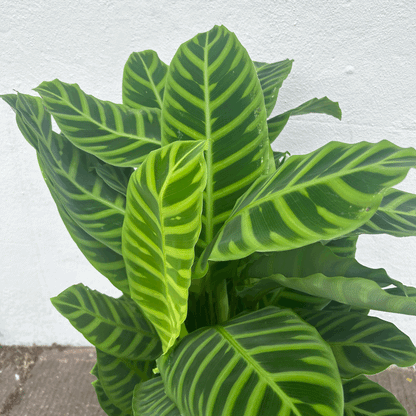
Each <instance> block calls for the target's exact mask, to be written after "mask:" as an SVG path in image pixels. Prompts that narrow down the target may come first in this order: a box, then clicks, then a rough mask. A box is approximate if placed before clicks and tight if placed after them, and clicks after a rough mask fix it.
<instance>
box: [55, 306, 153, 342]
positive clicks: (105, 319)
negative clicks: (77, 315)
mask: <svg viewBox="0 0 416 416" xmlns="http://www.w3.org/2000/svg"><path fill="white" fill-rule="evenodd" d="M59 304H60V305H66V306H70V307H71V308H73V307H74V304H72V303H68V302H62V301H61V300H59ZM77 309H78V310H79V311H83V312H86V313H88V314H89V315H91V316H93V317H94V318H96V319H98V320H99V321H101V322H104V323H107V324H110V325H112V326H114V327H116V328H121V329H125V330H128V331H130V332H134V333H136V334H144V335H146V336H149V337H151V338H153V339H154V338H156V336H155V334H153V333H151V332H147V331H143V330H142V329H141V328H140V327H139V328H136V327H130V326H127V325H126V324H120V325H119V324H117V323H116V322H115V321H112V320H110V319H109V318H105V317H103V316H102V315H99V314H97V313H95V312H91V311H90V310H89V309H87V308H86V307H83V308H82V307H81V308H77Z"/></svg>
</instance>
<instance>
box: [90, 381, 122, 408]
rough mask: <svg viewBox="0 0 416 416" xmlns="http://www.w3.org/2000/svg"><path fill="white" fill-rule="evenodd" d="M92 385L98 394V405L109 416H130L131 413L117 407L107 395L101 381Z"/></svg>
mask: <svg viewBox="0 0 416 416" xmlns="http://www.w3.org/2000/svg"><path fill="white" fill-rule="evenodd" d="M91 384H92V385H93V387H94V389H95V393H96V394H97V399H98V403H100V406H101V408H102V409H103V410H104V412H105V413H106V414H107V415H108V416H130V414H129V413H125V412H123V411H122V410H121V409H120V408H119V407H117V406H116V405H115V404H114V403H113V402H112V400H111V399H110V398H109V397H108V396H107V395H106V394H105V391H104V389H103V386H102V385H101V383H100V380H94V381H93V382H92V383H91Z"/></svg>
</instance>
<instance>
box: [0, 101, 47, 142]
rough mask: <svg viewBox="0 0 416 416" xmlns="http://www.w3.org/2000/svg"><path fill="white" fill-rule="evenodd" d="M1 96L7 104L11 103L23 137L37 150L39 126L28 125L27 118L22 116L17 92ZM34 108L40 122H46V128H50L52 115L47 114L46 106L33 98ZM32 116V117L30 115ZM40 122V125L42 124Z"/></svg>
mask: <svg viewBox="0 0 416 416" xmlns="http://www.w3.org/2000/svg"><path fill="white" fill-rule="evenodd" d="M0 98H2V99H3V100H4V101H5V102H6V103H7V104H9V105H10V107H11V108H12V109H13V111H14V112H15V113H16V123H17V127H18V128H19V130H20V132H21V133H22V135H23V137H24V138H25V139H26V141H27V142H28V143H29V144H30V145H31V146H32V147H34V148H35V149H36V150H37V148H38V137H37V129H38V127H35V129H33V128H32V127H31V126H30V125H27V124H26V123H25V121H24V119H25V118H27V117H24V116H22V114H21V111H19V109H18V108H17V94H6V95H0ZM33 104H34V107H35V108H34V109H33V112H36V113H37V115H36V116H35V117H36V118H37V119H38V120H39V122H40V123H42V122H43V123H44V125H45V128H47V129H49V126H48V124H50V119H51V117H50V115H49V114H47V113H46V112H45V111H44V108H43V106H42V104H41V103H40V105H39V103H38V101H35V100H33ZM29 118H31V117H29ZM40 123H38V125H40Z"/></svg>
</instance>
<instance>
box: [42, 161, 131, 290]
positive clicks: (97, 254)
mask: <svg viewBox="0 0 416 416" xmlns="http://www.w3.org/2000/svg"><path fill="white" fill-rule="evenodd" d="M38 162H39V166H40V168H41V170H42V173H43V175H44V179H45V182H46V185H47V186H48V188H49V191H50V193H51V195H52V198H53V199H54V201H55V204H56V207H57V208H58V212H59V215H60V216H61V219H62V221H63V223H64V225H65V227H66V229H67V230H68V232H69V234H70V236H71V237H72V239H73V240H74V242H75V243H76V245H77V246H78V248H79V249H80V250H81V252H82V254H83V255H84V256H85V257H86V258H87V260H88V261H89V262H90V263H91V265H92V266H93V267H95V268H96V269H97V270H98V271H99V272H100V273H101V274H102V275H104V276H105V277H107V279H108V280H109V281H110V282H111V283H112V284H113V285H114V286H115V287H116V288H117V289H119V290H121V291H122V292H123V293H127V294H129V293H130V289H129V282H128V280H127V272H126V266H125V264H124V259H123V257H122V256H121V255H120V254H118V253H116V252H115V251H113V250H112V249H111V248H109V247H107V246H106V245H105V244H103V243H101V242H100V241H98V240H96V239H95V238H94V237H91V236H90V235H89V234H88V233H87V232H85V231H84V230H83V229H82V228H81V227H80V226H79V225H78V224H77V222H76V221H75V220H74V219H73V218H72V217H71V216H70V215H69V214H68V212H67V210H66V209H65V207H64V205H63V204H62V203H61V201H60V200H59V197H58V195H57V193H56V190H55V188H54V187H53V185H52V183H51V182H50V181H49V179H48V177H47V175H46V174H45V173H44V172H43V165H42V159H41V158H40V157H38Z"/></svg>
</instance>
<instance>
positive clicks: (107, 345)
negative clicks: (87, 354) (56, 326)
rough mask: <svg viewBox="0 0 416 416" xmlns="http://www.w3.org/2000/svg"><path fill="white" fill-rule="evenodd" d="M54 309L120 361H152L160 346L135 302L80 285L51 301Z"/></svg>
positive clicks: (93, 342) (94, 343) (95, 344)
mask: <svg viewBox="0 0 416 416" xmlns="http://www.w3.org/2000/svg"><path fill="white" fill-rule="evenodd" d="M51 302H52V304H53V306H54V307H55V308H56V309H57V310H58V312H59V313H61V314H62V315H63V316H64V317H65V318H67V319H68V320H69V322H70V323H71V325H72V326H73V327H74V328H75V329H77V330H78V331H79V332H81V334H82V335H84V337H85V338H86V339H87V340H88V341H89V342H91V343H92V344H93V345H94V346H96V347H97V348H98V349H100V350H102V351H104V352H106V353H108V354H111V355H114V356H116V357H118V358H128V359H130V360H153V359H155V358H157V357H158V356H159V355H160V354H161V353H162V350H161V344H160V341H159V338H158V336H157V334H156V333H155V331H154V329H153V327H152V326H151V325H149V323H148V322H147V321H146V319H145V318H144V316H143V314H142V313H141V311H140V310H139V308H137V306H135V304H134V302H132V301H128V300H127V299H126V298H121V299H114V298H112V297H110V296H107V295H104V294H103V293H100V292H97V291H95V290H91V289H89V288H88V287H86V286H84V285H83V284H81V283H80V284H77V285H73V286H71V287H69V288H68V289H66V290H64V291H63V292H62V293H60V294H59V295H58V296H56V297H54V298H51Z"/></svg>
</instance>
